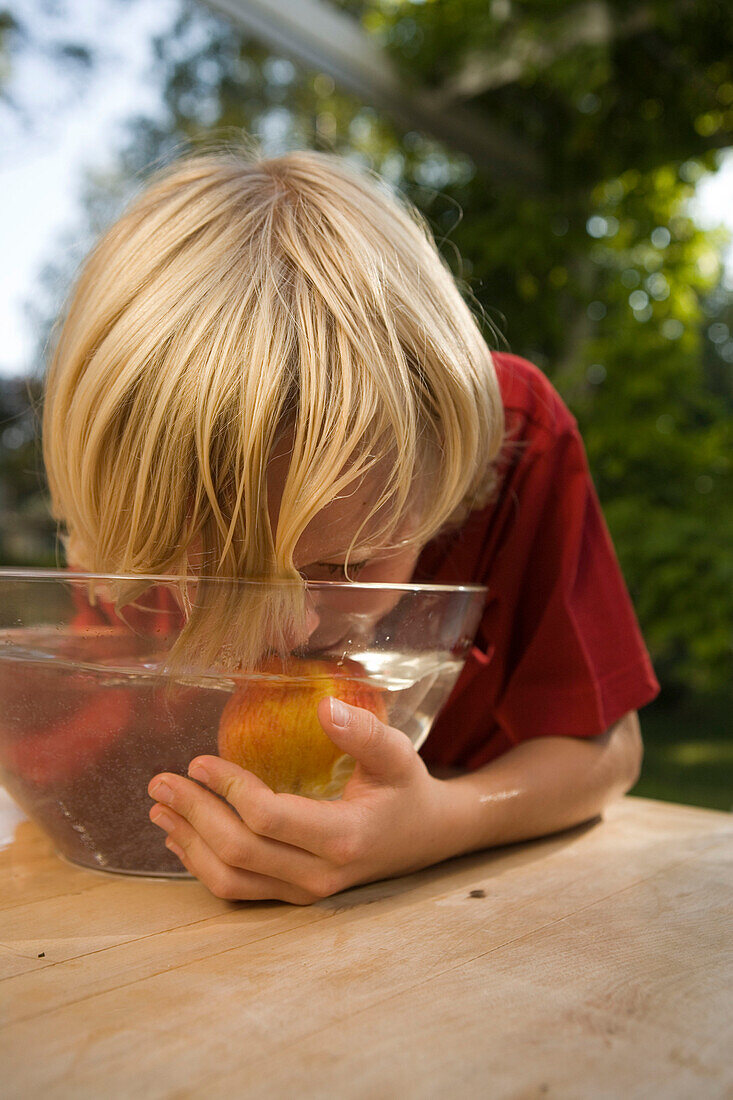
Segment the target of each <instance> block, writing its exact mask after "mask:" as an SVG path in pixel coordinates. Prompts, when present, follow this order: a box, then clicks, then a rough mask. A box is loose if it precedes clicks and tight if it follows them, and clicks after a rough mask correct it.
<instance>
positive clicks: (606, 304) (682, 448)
mask: <svg viewBox="0 0 733 1100" xmlns="http://www.w3.org/2000/svg"><path fill="white" fill-rule="evenodd" d="M339 6H340V7H342V8H344V9H345V10H347V11H350V12H351V13H352V14H354V15H355V16H358V17H359V18H360V19H361V21H362V23H363V25H364V27H365V28H367V30H368V31H369V33H371V34H373V35H375V36H376V37H377V39H378V40H379V41H380V42H381V43H383V44H384V46H385V48H386V49H389V50H390V51H391V53H392V55H393V56H394V57H395V58H396V59H397V61H398V63H399V64H400V66H401V67H402V69H403V71H404V73H405V77H406V79H408V80H413V81H420V82H421V83H422V84H426V85H428V87H429V88H430V89H431V94H433V95H435V96H443V97H444V98H446V97H447V98H448V99H450V97H453V98H454V100H455V101H458V100H466V99H470V100H471V104H472V107H473V109H474V111H478V112H485V116H486V118H487V119H491V120H493V121H495V122H497V123H498V124H500V125H501V126H502V128H503V129H504V130H507V129H509V130H511V131H512V132H513V133H515V134H516V135H517V136H518V137H520V138H522V139H523V140H524V141H525V142H526V143H528V145H530V146H531V147H532V148H533V150H535V151H537V152H538V153H539V154H540V161H541V164H542V173H541V184H540V185H539V186H536V187H530V186H528V187H527V188H526V189H524V190H522V189H519V188H517V187H516V186H514V185H512V186H511V187H509V186H506V185H505V183H504V181H503V180H502V179H501V176H500V174H495V173H492V172H491V170H490V166H482V167H479V166H477V165H476V164H474V163H473V162H472V161H471V160H470V158H468V157H467V156H465V155H461V154H460V153H456V152H455V151H453V150H448V149H446V148H445V147H443V146H441V145H440V144H439V143H438V142H436V141H434V140H433V139H431V137H430V136H429V135H425V134H421V133H418V132H416V131H408V132H406V133H405V132H401V131H400V130H398V129H397V128H396V126H395V125H394V124H393V123H391V122H390V121H389V120H388V119H387V118H385V117H384V116H382V115H380V114H378V113H377V112H376V111H375V110H373V109H372V108H370V107H369V106H366V105H364V104H363V103H361V102H359V101H358V100H356V99H355V98H353V97H351V96H348V95H344V94H341V93H340V92H339V91H338V90H337V89H336V88H335V87H334V82H333V80H332V79H331V77H330V76H329V75H328V74H326V73H314V72H310V71H306V70H305V69H303V68H301V67H299V66H298V65H296V64H293V62H292V61H291V60H289V59H286V58H283V57H278V56H275V55H273V54H272V53H271V52H270V51H268V50H266V49H264V48H263V47H262V46H261V45H259V44H258V43H256V42H254V41H253V40H251V39H249V38H247V37H246V36H243V35H241V34H239V33H236V32H235V31H233V29H232V27H231V26H230V25H229V24H228V23H227V22H225V21H224V20H222V19H219V18H215V17H213V16H211V15H210V14H209V13H207V12H206V11H205V10H203V9H202V8H201V7H198V6H190V5H189V6H188V7H187V8H185V9H184V10H183V13H182V15H181V18H180V19H179V21H178V23H177V25H176V27H175V28H174V31H173V33H172V34H171V35H168V36H166V37H165V38H161V39H160V40H159V42H158V44H157V56H158V63H159V66H160V68H161V71H162V72H163V73H164V74H165V97H166V105H167V108H168V112H169V118H168V121H167V122H166V124H165V125H162V126H161V125H156V124H153V123H152V122H150V121H146V120H137V122H136V125H135V128H134V131H133V140H132V141H131V143H130V145H129V147H128V149H127V150H126V151H125V152H124V155H123V156H122V158H121V162H120V176H121V178H122V179H123V180H125V179H127V180H137V179H138V178H139V176H140V174H141V173H142V172H144V171H145V170H147V167H148V166H149V165H150V164H152V163H157V162H159V161H160V160H161V159H162V160H165V159H167V158H169V157H170V156H172V155H175V154H178V153H180V152H181V151H182V150H183V149H185V148H188V147H191V146H193V147H196V146H198V145H200V144H202V143H206V142H209V141H210V140H211V136H212V134H215V135H217V136H218V137H221V136H222V135H223V136H224V137H227V136H231V135H232V134H235V133H240V132H241V130H242V129H244V130H245V131H247V132H248V133H251V134H255V135H257V136H258V137H259V139H260V141H261V143H262V144H263V146H264V147H265V149H266V150H267V151H269V152H280V151H282V150H284V149H286V148H289V147H294V146H310V147H315V148H326V149H335V150H337V151H339V152H341V153H344V154H345V155H348V156H350V157H352V158H355V159H357V160H361V161H363V162H365V163H367V164H368V165H370V166H371V167H374V168H375V169H377V170H378V171H380V172H382V173H383V174H384V175H385V176H386V177H387V178H388V179H390V180H391V181H393V182H394V183H395V184H396V185H398V186H400V187H401V188H403V189H404V190H405V191H407V193H408V194H409V195H410V197H411V198H412V199H413V200H414V201H415V202H416V204H417V205H418V206H419V207H420V208H421V209H422V210H423V212H424V213H425V214H426V216H427V217H428V219H429V220H430V222H431V224H432V225H433V227H434V228H435V231H436V236H437V238H438V240H439V243H440V245H441V247H442V249H443V251H444V254H445V256H446V259H447V261H448V262H449V263H450V264H451V265H452V266H453V268H454V270H455V272H456V274H457V276H458V278H459V280H460V281H461V283H462V285H463V287H464V289H465V292H466V294H467V296H468V298H469V300H470V301H471V302H472V303H473V304H474V306H475V308H476V309H477V311H478V313H479V314H480V316H481V317H482V318H483V320H484V322H485V323H486V331H487V336H488V338H489V340H490V342H492V344H493V346H497V344H498V345H502V346H507V345H508V346H509V347H511V349H512V350H513V351H515V352H517V353H519V354H523V355H526V356H527V357H528V358H530V359H533V360H534V361H535V362H536V363H538V365H540V366H541V367H542V368H543V369H544V370H546V371H547V373H548V374H549V375H550V376H551V377H552V379H553V381H554V382H555V384H556V385H557V386H558V388H559V389H560V391H561V392H562V393H563V395H564V396H565V398H566V400H567V401H568V403H569V405H570V407H571V409H572V410H573V412H574V413H575V415H576V416H577V417H578V420H579V422H580V425H581V429H582V431H583V434H584V437H585V440H586V445H587V449H588V453H589V458H590V462H591V467H592V470H593V473H594V477H595V480H596V483H597V485H598V489H599V493H600V496H601V499H602V501H603V504H604V507H605V512H606V516H607V519H608V522H609V526H610V528H611V531H612V534H613V536H614V540H615V543H616V546H617V549H618V553H619V556H620V559H621V562H622V565H623V568H624V572H625V574H626V576H627V579H628V582H629V586H630V588H631V591H632V595H633V597H634V599H635V602H636V605H637V609H638V612H639V616H640V619H641V622H642V626H643V629H644V631H645V634H646V637H647V639H648V641H649V644H650V647H651V649H652V653H653V656H654V658H655V660H656V663H657V667H658V670H659V672H660V673H661V674H662V676H663V677H664V679H665V680H666V682H667V683H669V684H679V685H683V686H686V687H688V688H694V689H696V690H703V691H704V690H708V689H710V690H712V689H715V688H717V687H721V686H723V685H725V684H726V683H727V677H728V675H729V666H730V651H731V634H730V623H731V621H733V614H732V612H733V584H731V581H732V580H733V572H732V571H733V562H731V555H730V551H729V548H730V545H732V544H733V537H732V536H733V499H732V496H731V480H730V457H729V456H730V454H731V435H732V434H733V432H732V423H733V393H732V392H731V381H730V359H731V358H733V340H731V337H730V331H731V308H732V307H731V298H732V296H731V290H730V287H728V286H727V285H726V284H725V283H724V281H723V277H722V271H721V266H720V249H721V239H720V237H719V236H718V235H716V234H714V233H706V232H703V231H701V230H700V229H699V228H698V227H697V226H696V225H695V224H694V223H693V222H692V220H691V219H690V218H689V216H688V215H687V213H686V205H687V202H688V200H689V198H690V196H691V194H692V193H693V189H694V185H695V183H696V181H697V179H698V178H699V177H700V176H701V175H702V174H704V173H705V172H707V171H711V170H712V169H714V167H715V163H716V161H715V156H716V153H715V150H716V149H718V148H721V147H724V146H725V145H726V144H727V143H730V133H731V129H732V126H731V121H732V119H733V108H732V107H731V104H733V71H732V68H731V66H732V61H731V59H733V42H732V41H731V35H732V34H733V24H732V23H731V20H730V19H729V15H728V12H727V6H726V5H725V4H723V3H716V2H714V0H700V2H698V3H696V4H690V3H689V2H686V0H677V2H673V0H668V2H663V0H650V2H648V3H642V4H638V3H636V4H633V3H631V2H627V0H618V2H616V3H614V4H610V3H605V4H604V3H600V2H597V3H579V2H578V0H552V2H551V3H547V0H524V2H522V3H520V2H514V3H510V2H509V0H494V2H493V3H491V4H487V3H486V2H485V0H450V2H448V0H443V2H441V0H434V2H432V3H430V2H428V3H399V2H395V0H382V2H380V0H366V2H358V3H357V2H356V0H342V2H341V3H340V5H339ZM124 192H125V187H122V188H121V191H120V193H124ZM100 193H101V194H104V193H105V191H104V188H102V190H101V192H100ZM725 349H728V350H725Z"/></svg>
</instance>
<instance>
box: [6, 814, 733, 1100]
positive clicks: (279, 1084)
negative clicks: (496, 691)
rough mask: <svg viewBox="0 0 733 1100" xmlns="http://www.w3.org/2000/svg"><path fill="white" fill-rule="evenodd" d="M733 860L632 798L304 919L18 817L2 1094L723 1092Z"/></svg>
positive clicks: (358, 893)
mask: <svg viewBox="0 0 733 1100" xmlns="http://www.w3.org/2000/svg"><path fill="white" fill-rule="evenodd" d="M732 864H733V820H732V819H731V817H730V815H727V814H722V813H716V812H712V811H706V810H697V809H692V808H689V807H681V806H674V805H669V804H665V803H659V802H651V801H646V800H641V799H631V798H627V799H624V800H622V801H621V802H619V803H618V804H616V805H615V806H613V807H612V808H611V809H610V810H609V812H608V814H607V816H606V819H605V821H603V822H601V823H593V824H591V825H587V826H583V827H581V828H578V829H573V830H570V831H569V832H567V833H564V834H560V835H558V836H555V837H550V838H546V839H544V840H542V841H536V842H533V843H529V844H522V845H514V846H511V847H508V848H504V849H500V850H496V851H493V852H487V853H482V854H480V855H477V856H470V857H465V858H463V859H457V860H451V861H449V862H447V863H445V864H442V865H440V866H439V867H435V868H431V869H429V870H428V871H424V872H421V873H419V874H416V875H412V876H409V877H405V878H402V879H395V880H391V881H388V882H382V883H375V884H372V885H370V886H365V887H361V888H359V889H355V890H351V891H348V892H346V893H344V894H341V895H338V896H336V897H334V898H329V899H327V900H325V901H323V902H320V903H318V904H317V905H314V906H311V907H309V908H297V907H290V906H286V905H282V904H280V903H256V904H241V905H232V904H230V903H227V902H223V901H220V900H218V899H216V898H213V897H211V896H210V895H209V894H208V893H207V892H206V891H205V890H204V889H203V888H202V887H201V886H200V885H199V884H198V883H195V882H185V881H183V882H160V881H154V880H137V879H130V878H121V877H115V876H108V875H102V874H95V873H92V872H86V871H83V870H80V869H78V868H73V867H71V866H69V865H66V864H64V863H62V862H61V861H60V860H58V859H57V858H56V857H55V856H54V855H53V853H52V852H51V850H50V848H49V846H48V844H47V842H46V841H45V840H44V838H43V837H42V836H41V834H40V833H39V832H38V830H37V829H36V827H35V826H34V825H32V824H31V823H29V822H24V823H22V824H21V825H20V826H19V827H18V828H17V830H16V833H15V839H14V841H13V842H12V843H11V844H10V845H9V847H7V848H6V849H5V851H3V852H2V853H0V898H2V903H1V907H0V944H1V945H2V947H1V948H0V968H2V969H1V970H0V973H2V974H3V975H4V979H3V981H2V983H1V984H0V1003H1V1006H2V1008H1V1011H2V1027H1V1028H0V1063H1V1064H2V1065H3V1066H4V1067H6V1069H5V1072H4V1090H5V1091H4V1095H6V1096H8V1097H10V1096H17V1097H23V1098H25V1097H28V1096H35V1095H37V1094H38V1095H40V1094H41V1093H42V1094H43V1095H44V1097H45V1098H50V1097H66V1096H71V1095H73V1096H74V1097H78V1096H90V1097H91V1096H95V1097H97V1096H100V1095H103V1096H105V1097H127V1096H132V1095H133V1094H134V1095H136V1096H137V1095H142V1096H145V1097H166V1098H167V1097H176V1098H177V1097H187V1096H192V1097H193V1096H197V1097H198V1096H201V1095H206V1096H207V1097H209V1096H212V1097H217V1096H221V1097H224V1096H227V1097H231V1096H232V1095H236V1096H246V1097H250V1096H251V1097H253V1098H257V1097H283V1096H290V1095H294V1094H296V1093H297V1094H298V1095H299V1096H302V1097H322V1096H329V1097H330V1096H332V1095H342V1096H345V1097H349V1098H351V1097H354V1098H360V1100H361V1098H365V1100H366V1098H369V1100H372V1098H374V1100H377V1098H379V1100H382V1098H391V1097H393V1096H394V1097H397V1096H399V1097H403V1096H404V1097H415V1098H417V1097H420V1098H423V1097H444V1096H446V1095H450V1094H451V1093H454V1092H456V1094H457V1095H460V1096H461V1097H462V1098H463V1097H469V1098H470V1097H481V1098H484V1097H487V1096H489V1097H492V1098H494V1097H497V1098H504V1097H506V1098H512V1100H520V1098H521V1100H523V1098H525V1097H527V1098H529V1097H538V1098H539V1097H543V1098H544V1097H563V1100H565V1098H568V1097H571V1098H572V1097H576V1096H577V1097H578V1098H581V1097H583V1098H585V1097H588V1096H592V1097H593V1098H594V1100H595V1098H596V1097H606V1096H607V1097H609V1098H610V1097H614V1098H615V1097H618V1096H624V1097H626V1096H631V1097H635V1096H639V1097H644V1098H645V1100H646V1098H647V1097H649V1096H664V1097H665V1098H667V1097H673V1098H676V1097H680V1098H683V1097H692V1096H696V1097H697V1096H705V1097H706V1098H707V1097H718V1096H720V1097H723V1096H727V1095H730V1093H731V1090H732V1089H733V1076H732V1075H731V1073H730V1062H731V1059H730V1054H729V1051H730V1049H732V1048H733V1034H732V1030H731V1015H732V1014H731V993H730V989H731V976H732V974H733V950H732V947H731V942H732V938H731V934H730V933H731V900H732V899H733V891H732V889H731V887H732V886H733V867H732ZM41 952H44V953H45V955H44V957H43V958H38V954H39V953H41Z"/></svg>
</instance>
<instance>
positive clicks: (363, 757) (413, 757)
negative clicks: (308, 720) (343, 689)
mask: <svg viewBox="0 0 733 1100" xmlns="http://www.w3.org/2000/svg"><path fill="white" fill-rule="evenodd" d="M318 719H319V721H320V723H321V725H322V726H323V729H324V731H325V733H326V734H328V736H329V737H330V739H331V740H332V741H333V742H334V744H336V745H337V746H338V747H339V748H340V749H342V750H343V751H344V752H346V753H348V754H349V756H353V757H354V759H355V760H356V761H357V762H358V763H359V764H361V766H362V768H363V769H364V771H365V772H366V773H367V774H368V775H370V776H371V777H372V778H374V779H377V780H380V781H381V782H383V783H386V784H389V785H392V786H402V785H403V784H404V783H406V782H408V781H409V779H410V778H411V776H412V775H414V769H415V765H416V763H417V762H418V761H419V757H418V755H417V752H416V750H415V748H414V746H413V744H412V742H411V741H410V739H409V737H407V736H406V734H404V733H402V732H401V731H400V730H396V729H393V727H392V726H388V725H386V723H384V722H380V721H379V719H378V718H377V717H376V716H375V715H373V714H372V713H371V711H368V710H364V709H362V708H361V707H352V706H350V705H349V704H348V703H344V702H342V701H341V700H340V699H331V698H329V699H323V700H321V702H320V703H319V704H318Z"/></svg>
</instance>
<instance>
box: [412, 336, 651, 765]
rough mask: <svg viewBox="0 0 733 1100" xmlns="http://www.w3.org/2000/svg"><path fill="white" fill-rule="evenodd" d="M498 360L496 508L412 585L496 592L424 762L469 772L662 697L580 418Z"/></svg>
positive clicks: (594, 727) (427, 554)
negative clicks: (500, 414)
mask: <svg viewBox="0 0 733 1100" xmlns="http://www.w3.org/2000/svg"><path fill="white" fill-rule="evenodd" d="M493 358H494V363H495V365H496V370H497V375H498V379H499V385H500V388H501V393H502V399H503V404H504V409H505V414H506V424H507V435H508V446H507V447H506V449H505V454H504V458H503V459H502V461H501V465H500V481H499V486H498V491H497V495H496V497H495V499H494V501H493V502H492V503H491V504H490V505H489V506H488V507H487V508H484V509H483V510H482V511H479V512H474V513H472V515H471V516H470V517H469V519H468V521H467V522H466V523H465V524H464V525H463V527H461V528H460V529H458V530H457V531H455V532H453V533H449V534H447V535H444V536H442V537H438V538H437V539H435V540H433V541H432V542H430V543H429V544H428V545H427V546H426V547H425V548H424V550H423V552H422V554H421V556H420V559H419V561H418V563H417V568H416V571H415V573H414V576H413V580H415V581H416V582H417V581H425V582H427V581H431V582H434V583H436V584H458V583H471V582H473V583H480V584H486V585H488V587H489V594H488V597H487V604H486V610H485V613H484V616H483V618H482V620H481V624H480V626H479V629H478V631H477V634H476V639H475V645H474V646H473V648H472V650H471V653H470V655H469V658H468V660H467V662H466V666H465V668H464V670H463V672H462V674H461V676H460V678H459V680H458V682H457V683H456V686H455V688H454V690H453V692H452V694H451V696H450V698H449V700H448V702H447V703H446V705H445V707H444V708H443V710H442V711H441V712H440V714H439V716H438V718H437V720H436V722H435V725H434V726H433V729H432V731H431V733H430V736H429V737H428V740H427V741H426V743H425V745H424V746H423V749H422V753H421V755H422V756H423V757H424V758H425V760H426V761H428V762H429V763H430V764H433V765H446V766H447V765H453V766H460V767H463V768H468V769H473V768H478V767H480V766H481V765H483V764H485V763H487V761H489V760H492V759H493V758H494V757H496V756H499V755H501V753H503V752H506V751H507V749H510V748H511V747H512V745H515V744H517V743H518V742H520V741H525V740H527V739H528V738H530V737H548V736H571V737H594V736H597V735H598V734H601V733H603V732H604V731H605V730H607V729H608V728H609V727H610V726H612V725H613V724H614V722H616V721H617V720H618V719H619V718H621V717H623V715H624V714H626V713H627V712H628V711H630V710H635V709H637V708H638V707H641V706H643V705H644V704H645V703H648V702H650V701H651V700H652V699H653V698H654V696H655V695H656V694H657V692H658V691H659V685H658V684H657V681H656V678H655V676H654V672H653V669H652V666H651V662H650V660H649V656H648V654H647V651H646V648H645V646H644V642H643V640H642V637H641V634H640V632H639V627H638V624H637V622H636V617H635V615H634V610H633V607H632V605H631V600H630V599H629V595H628V592H627V590H626V586H625V584H624V580H623V577H622V576H621V571H620V569H619V565H618V562H617V560H616V555H615V553H614V550H613V546H612V544H611V539H610V536H609V534H608V530H607V528H606V525H605V522H604V520H603V516H602V514H601V509H600V505H599V502H598V498H597V496H596V492H595V489H594V487H593V483H592V481H591V477H590V472H589V469H588V463H587V460H586V457H585V450H584V447H583V442H582V440H581V438H580V434H579V432H578V428H577V424H576V422H575V419H574V418H573V417H572V416H571V414H570V413H569V412H568V410H567V408H566V407H565V405H564V404H563V402H562V401H561V399H560V397H559V396H558V394H557V393H556V391H555V390H554V389H553V387H552V386H551V385H550V383H549V381H548V380H547V379H546V378H545V376H544V375H543V374H542V373H541V372H540V371H539V370H538V369H537V367H535V366H533V365H532V364H531V363H529V362H527V360H526V359H521V358H519V356H516V355H508V354H499V353H494V356H493Z"/></svg>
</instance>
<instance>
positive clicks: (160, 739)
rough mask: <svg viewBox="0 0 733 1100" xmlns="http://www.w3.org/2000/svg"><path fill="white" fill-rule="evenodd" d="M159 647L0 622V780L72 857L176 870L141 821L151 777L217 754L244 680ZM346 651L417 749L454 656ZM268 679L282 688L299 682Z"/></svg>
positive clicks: (447, 685) (140, 870)
mask: <svg viewBox="0 0 733 1100" xmlns="http://www.w3.org/2000/svg"><path fill="white" fill-rule="evenodd" d="M159 645H160V643H159V641H156V640H155V639H151V638H150V637H137V636H135V635H133V634H132V633H130V632H129V631H124V632H123V631H121V630H119V629H118V628H116V627H109V628H94V629H92V630H89V631H88V632H79V631H73V632H72V631H68V630H49V629H33V630H6V631H0V700H1V701H2V702H1V704H0V780H1V781H2V782H3V783H4V785H5V786H6V787H7V789H8V790H9V791H10V793H11V794H12V795H13V797H14V798H15V799H16V800H17V801H18V802H19V803H20V805H21V806H22V807H23V808H24V809H25V810H26V812H28V813H29V814H30V815H31V816H32V817H33V818H34V819H35V820H36V821H37V822H38V823H39V824H40V825H41V826H42V827H43V828H44V829H45V831H46V832H47V833H48V835H49V836H50V837H51V839H52V840H53V842H54V844H55V845H56V847H57V849H58V851H59V852H60V853H61V854H62V855H63V856H65V857H66V858H67V859H70V860H72V861H73V862H76V863H80V864H83V865H84V866H88V867H95V868H97V869H100V870H108V871H119V872H127V873H133V874H148V875H166V876H170V875H181V874H185V871H184V870H183V868H182V867H181V864H180V863H179V861H178V860H177V859H176V857H175V856H173V855H172V854H171V853H170V852H169V851H168V850H167V848H165V846H164V843H163V841H164V836H163V834H162V833H161V831H160V830H159V829H158V828H156V827H155V826H154V825H152V824H151V822H150V821H149V818H148V811H149V809H150V807H151V805H152V802H151V799H150V798H149V796H148V794H147V786H148V782H149V781H150V779H151V778H152V776H153V775H155V774H156V773H158V772H161V771H168V772H177V773H179V774H182V775H185V774H186V770H187V767H188V764H189V762H190V761H191V759H192V758H193V757H194V756H197V755H201V754H209V753H214V754H215V753H216V752H217V738H218V729H219V719H220V716H221V713H222V710H223V709H224V706H225V705H226V703H227V700H228V699H229V698H230V697H231V695H232V693H233V692H234V691H235V690H239V691H241V690H242V688H243V686H244V684H243V681H242V679H241V678H238V679H237V680H236V681H235V680H234V679H232V678H231V677H229V676H223V675H218V676H217V675H206V676H201V675H198V676H188V677H185V678H177V679H171V678H170V677H168V676H165V675H163V674H161V667H162V664H163V662H164V655H163V654H162V653H161V652H159V651H158V650H157V647H159ZM331 656H332V659H333V657H336V656H337V655H331ZM349 657H350V659H351V660H352V661H357V662H358V663H359V664H360V665H361V667H362V668H363V670H364V674H363V677H358V678H363V679H364V680H367V681H368V682H369V684H370V685H371V687H372V689H374V688H376V689H377V690H379V691H380V692H382V693H383V698H384V701H385V705H386V709H387V715H388V720H389V722H390V724H391V725H393V726H395V727H396V728H397V729H401V730H403V731H404V732H405V733H406V734H407V735H408V736H409V737H410V739H411V740H412V741H413V743H414V744H415V746H416V747H419V746H420V745H421V744H422V743H423V741H424V740H425V738H426V737H427V734H428V732H429V729H430V725H431V723H432V721H433V719H434V717H435V714H436V712H437V709H438V707H439V706H440V705H441V704H442V703H443V702H444V701H445V699H446V698H447V696H448V694H449V692H450V689H451V687H452V686H453V684H454V682H455V680H456V678H457V676H458V674H459V672H460V669H461V665H462V662H461V661H460V660H458V659H456V658H455V657H454V656H453V655H452V654H450V653H435V652H430V653H412V654H409V653H401V652H382V651H376V650H374V651H369V650H365V651H364V652H361V653H353V652H350V653H349ZM254 678H257V677H254ZM268 678H269V679H270V680H271V681H273V682H276V683H277V684H278V685H279V688H280V689H281V690H282V691H283V692H287V691H288V689H289V687H292V686H293V684H295V683H297V682H298V678H297V677H292V676H291V677H288V676H272V675H271V674H270V675H269V676H268ZM355 678H356V677H355Z"/></svg>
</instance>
